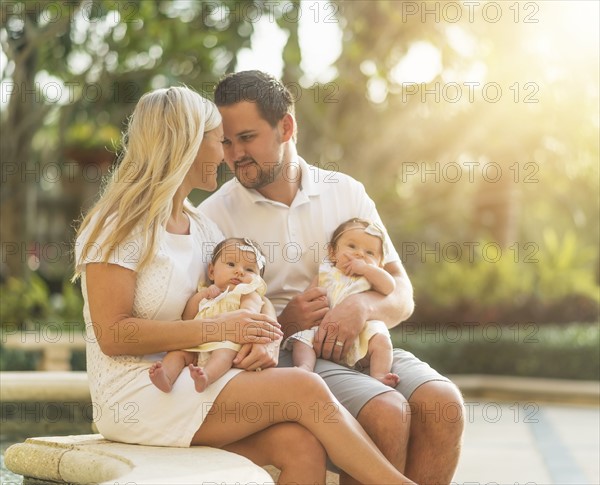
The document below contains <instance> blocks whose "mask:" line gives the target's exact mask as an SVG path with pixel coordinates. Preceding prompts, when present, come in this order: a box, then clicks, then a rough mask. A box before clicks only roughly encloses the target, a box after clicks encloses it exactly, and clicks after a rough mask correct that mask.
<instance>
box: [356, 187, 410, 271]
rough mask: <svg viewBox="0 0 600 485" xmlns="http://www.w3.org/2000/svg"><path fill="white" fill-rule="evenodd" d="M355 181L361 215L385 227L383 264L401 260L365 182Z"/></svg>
mask: <svg viewBox="0 0 600 485" xmlns="http://www.w3.org/2000/svg"><path fill="white" fill-rule="evenodd" d="M354 182H355V183H356V184H357V187H355V190H357V191H358V193H359V196H358V197H356V198H355V199H354V200H356V201H358V202H359V204H360V208H359V214H360V215H359V217H361V218H364V219H367V220H369V221H371V222H375V223H376V224H378V225H379V226H380V227H382V228H383V232H384V235H385V240H384V242H383V244H384V248H385V251H384V254H385V258H384V261H383V264H387V263H394V262H399V261H400V255H399V254H398V252H397V251H396V248H395V247H394V244H393V243H392V240H391V238H390V236H389V234H388V231H387V229H386V228H385V225H384V224H383V221H382V220H381V217H380V216H379V212H377V207H375V202H373V200H372V199H371V198H370V197H369V195H368V194H367V191H366V190H365V187H364V185H363V184H361V183H360V182H358V181H356V180H355V181H354Z"/></svg>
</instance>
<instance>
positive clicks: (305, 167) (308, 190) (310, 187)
mask: <svg viewBox="0 0 600 485" xmlns="http://www.w3.org/2000/svg"><path fill="white" fill-rule="evenodd" d="M295 161H296V163H297V164H298V166H299V167H300V172H301V173H302V178H301V180H300V189H299V190H298V192H297V193H296V197H295V198H294V200H293V202H292V205H291V207H294V206H297V205H300V204H303V203H305V202H308V201H309V200H308V197H314V196H317V195H319V187H318V185H317V184H316V183H315V175H314V174H312V173H311V166H310V165H309V164H308V163H307V162H306V161H305V160H304V159H303V158H302V157H300V156H298V155H296V160H295ZM232 182H233V183H234V184H236V187H237V189H238V190H239V191H241V192H242V193H244V194H245V196H246V197H247V198H248V199H249V200H250V201H251V202H253V203H255V204H256V203H258V202H263V203H269V204H279V203H278V202H274V201H272V200H270V199H267V198H266V197H264V196H263V195H262V194H260V193H259V192H258V191H257V190H255V189H246V188H245V187H243V186H242V184H240V183H239V181H238V180H237V179H235V178H234V179H233V180H232Z"/></svg>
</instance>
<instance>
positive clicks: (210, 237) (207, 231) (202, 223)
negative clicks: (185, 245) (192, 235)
mask: <svg viewBox="0 0 600 485" xmlns="http://www.w3.org/2000/svg"><path fill="white" fill-rule="evenodd" d="M186 207H187V208H188V210H189V211H190V215H191V218H190V220H191V223H192V224H195V226H196V228H198V229H199V231H198V234H199V236H200V238H201V239H203V240H204V241H208V242H214V243H218V242H220V241H221V240H223V239H224V236H223V233H222V232H221V230H220V229H219V227H218V226H217V224H216V223H215V222H213V220H212V219H210V218H209V217H208V216H207V215H206V214H204V213H203V212H202V211H201V210H200V209H199V208H198V207H194V206H193V205H192V204H189V205H187V204H186Z"/></svg>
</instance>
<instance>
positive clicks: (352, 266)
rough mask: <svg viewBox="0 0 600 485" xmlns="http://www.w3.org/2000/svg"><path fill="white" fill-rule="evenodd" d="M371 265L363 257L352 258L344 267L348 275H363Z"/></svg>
mask: <svg viewBox="0 0 600 485" xmlns="http://www.w3.org/2000/svg"><path fill="white" fill-rule="evenodd" d="M368 267H369V265H368V264H367V263H365V262H364V261H363V260H362V259H350V260H349V261H348V262H347V263H346V264H345V265H344V268H343V271H344V274H346V276H363V275H364V274H365V272H366V271H367V268H368Z"/></svg>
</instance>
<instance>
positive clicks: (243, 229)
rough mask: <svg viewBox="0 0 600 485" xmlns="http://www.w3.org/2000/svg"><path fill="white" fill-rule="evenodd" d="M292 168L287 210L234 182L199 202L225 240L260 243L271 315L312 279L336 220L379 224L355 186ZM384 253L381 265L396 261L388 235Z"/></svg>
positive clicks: (325, 173) (334, 175)
mask: <svg viewBox="0 0 600 485" xmlns="http://www.w3.org/2000/svg"><path fill="white" fill-rule="evenodd" d="M298 164H299V166H300V168H301V183H300V189H299V190H298V192H297V194H296V197H295V198H294V200H293V202H292V204H291V205H290V206H289V207H288V206H287V205H285V204H282V203H280V202H275V201H272V200H269V199H267V198H265V197H263V196H262V195H261V194H259V193H258V192H257V191H256V190H254V189H246V188H244V187H243V186H242V185H241V184H240V183H239V182H238V180H237V179H235V178H234V179H232V180H230V181H228V182H226V183H225V184H224V185H223V186H222V187H221V188H220V189H219V190H218V191H217V192H215V193H214V194H213V195H212V196H210V197H209V198H208V199H206V200H205V201H204V202H203V203H202V204H200V210H201V211H202V212H203V213H204V214H206V215H207V216H208V217H210V218H211V219H212V220H213V221H214V222H215V223H216V224H217V225H218V226H219V228H220V229H221V231H222V232H223V234H225V236H226V237H249V238H251V239H253V240H254V241H256V242H257V243H258V244H260V246H261V249H262V250H263V252H264V253H265V257H266V259H267V264H266V270H265V275H264V280H265V282H266V283H267V288H268V290H267V295H266V296H267V297H268V298H269V299H270V300H271V302H272V303H273V305H274V306H275V309H276V311H277V314H279V313H281V311H282V310H283V309H284V308H285V306H286V305H287V303H288V302H289V300H290V299H291V298H292V297H293V296H294V295H296V294H298V293H299V292H302V291H304V290H305V289H306V288H307V286H308V285H309V284H310V282H311V281H312V279H313V278H314V277H315V276H316V275H317V272H318V268H319V264H320V263H321V262H322V261H323V259H325V257H326V256H327V243H328V242H329V240H330V239H331V235H332V234H333V231H334V230H335V229H336V228H337V227H338V226H339V225H340V224H341V223H342V222H344V221H347V220H348V219H351V218H353V217H360V218H363V219H367V220H370V221H373V222H377V223H379V224H381V225H382V226H383V224H382V222H381V218H380V217H379V214H378V213H377V209H376V208H375V203H374V202H373V201H372V200H371V199H370V198H369V196H368V195H367V193H366V191H365V188H364V186H363V185H362V184H361V183H360V182H358V181H356V180H354V179H353V178H352V177H350V176H348V175H345V174H343V173H340V172H334V171H329V170H323V169H320V168H317V167H314V166H311V165H308V164H307V163H306V162H305V161H304V160H303V159H302V158H300V157H298ZM386 237H387V234H386ZM385 253H386V255H387V257H386V260H385V261H384V263H389V262H393V261H400V257H399V256H398V253H397V252H396V250H395V249H394V247H393V245H392V243H391V241H390V239H389V237H387V241H386V251H385Z"/></svg>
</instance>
